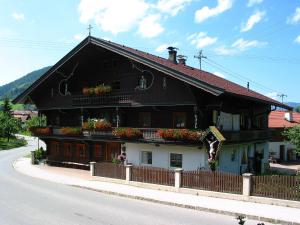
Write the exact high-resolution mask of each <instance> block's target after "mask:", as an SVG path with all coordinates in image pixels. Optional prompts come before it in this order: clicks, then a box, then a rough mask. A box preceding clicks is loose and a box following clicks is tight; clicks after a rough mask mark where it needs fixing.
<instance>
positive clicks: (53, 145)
mask: <svg viewBox="0 0 300 225" xmlns="http://www.w3.org/2000/svg"><path fill="white" fill-rule="evenodd" d="M50 152H51V154H53V155H59V142H57V141H52V142H51V143H50Z"/></svg>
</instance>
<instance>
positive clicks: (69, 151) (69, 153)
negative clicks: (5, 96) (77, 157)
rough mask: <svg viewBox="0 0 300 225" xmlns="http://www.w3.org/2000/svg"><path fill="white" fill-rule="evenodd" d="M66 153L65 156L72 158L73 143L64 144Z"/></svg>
mask: <svg viewBox="0 0 300 225" xmlns="http://www.w3.org/2000/svg"><path fill="white" fill-rule="evenodd" d="M64 152H65V156H67V157H71V156H72V145H71V143H64Z"/></svg>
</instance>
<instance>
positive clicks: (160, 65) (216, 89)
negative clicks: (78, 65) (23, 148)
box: [13, 36, 291, 109]
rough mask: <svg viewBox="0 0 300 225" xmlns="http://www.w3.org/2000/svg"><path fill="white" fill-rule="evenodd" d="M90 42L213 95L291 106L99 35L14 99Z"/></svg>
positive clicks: (40, 81)
mask: <svg viewBox="0 0 300 225" xmlns="http://www.w3.org/2000/svg"><path fill="white" fill-rule="evenodd" d="M88 44H94V45H96V46H100V47H103V48H105V49H107V50H110V51H112V52H115V53H117V54H120V55H122V56H125V57H127V58H129V59H131V60H134V61H137V62H140V63H142V64H144V65H147V66H149V67H152V68H154V69H157V70H159V71H161V72H163V73H165V74H168V75H170V76H172V77H175V78H176V79H179V80H182V81H184V82H186V83H189V84H191V85H193V86H195V87H197V88H200V89H202V90H204V91H207V92H209V93H211V94H213V95H216V96H219V95H221V94H224V93H225V94H231V95H237V96H240V97H244V98H248V99H252V100H254V101H259V102H263V103H266V104H270V105H274V106H279V107H283V108H287V109H291V107H289V106H287V105H285V104H282V103H280V102H278V101H276V100H274V99H271V98H268V97H266V96H264V95H262V94H259V93H257V92H255V91H252V90H248V89H247V88H245V87H242V86H241V85H238V84H236V83H233V82H231V81H228V80H226V79H223V78H221V77H218V76H216V75H214V74H212V73H209V72H206V71H203V70H199V69H196V68H193V67H190V66H186V65H180V64H175V63H173V62H171V61H170V60H168V59H165V58H161V57H158V56H155V55H152V54H149V53H146V52H143V51H139V50H137V49H133V48H129V47H126V46H124V45H119V44H116V43H113V42H110V41H105V40H102V39H98V38H95V37H91V36H89V37H87V38H86V39H84V40H83V41H82V42H81V43H80V44H79V45H77V46H76V47H75V48H74V49H73V50H72V51H70V52H69V53H68V54H67V55H66V56H64V57H63V58H62V59H61V60H60V61H59V62H58V63H56V64H55V65H54V66H53V67H52V68H51V69H49V70H48V71H47V72H46V73H45V74H44V75H43V76H42V77H41V78H40V79H38V80H37V81H36V82H34V83H33V84H32V85H31V86H30V87H29V88H28V89H27V90H25V91H24V92H23V93H22V94H21V95H19V96H18V97H17V98H16V99H14V101H13V102H14V103H16V102H20V101H23V100H24V99H25V98H26V96H28V95H29V94H30V93H31V92H32V91H33V90H34V89H35V88H36V87H37V86H38V85H39V84H41V83H42V82H43V81H44V80H45V79H47V78H48V77H49V76H50V75H51V74H53V72H55V71H56V70H57V69H58V68H59V67H61V66H62V65H63V64H64V63H65V62H67V61H68V60H69V59H70V58H71V57H72V56H73V55H75V54H76V53H77V52H79V51H80V49H82V48H84V47H85V46H86V45H88Z"/></svg>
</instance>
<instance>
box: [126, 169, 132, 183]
mask: <svg viewBox="0 0 300 225" xmlns="http://www.w3.org/2000/svg"><path fill="white" fill-rule="evenodd" d="M131 169H132V165H126V182H128V183H129V181H131Z"/></svg>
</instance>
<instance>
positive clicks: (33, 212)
mask: <svg viewBox="0 0 300 225" xmlns="http://www.w3.org/2000/svg"><path fill="white" fill-rule="evenodd" d="M35 147H36V142H35V141H33V140H30V141H29V145H28V146H26V147H22V148H18V149H14V150H9V151H0V224H1V225H19V224H20V225H27V224H30V225H48V224H49V225H50V224H51V225H52V224H53V225H64V224H66V225H69V224H70V225H77V224H78V225H79V224H80V225H89V224H95V225H102V224H103V225H104V224H105V225H110V224H113V225H115V224H120V225H125V224H128V225H135V224H141V225H146V224H147V225H160V224H162V225H167V224H172V225H177V224H195V225H196V224H197V225H217V224H222V225H235V224H237V221H236V220H235V218H233V217H231V216H224V215H219V214H214V213H207V212H200V211H196V210H190V209H183V208H178V207H173V206H166V205H160V204H156V203H150V202H145V201H140V200H133V199H128V198H123V197H117V196H113V195H107V194H102V193H99V192H94V191H91V190H86V189H81V188H76V187H71V186H67V185H62V184H57V183H51V182H48V181H44V180H40V179H36V178H32V177H28V176H25V175H23V174H20V173H18V172H16V171H15V170H14V169H13V167H12V163H13V161H14V160H16V159H17V158H19V157H21V156H23V155H24V154H25V153H28V152H29V151H30V150H32V149H34V148H35ZM248 224H249V225H250V224H257V222H254V221H250V220H249V221H247V222H246V225H248Z"/></svg>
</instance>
